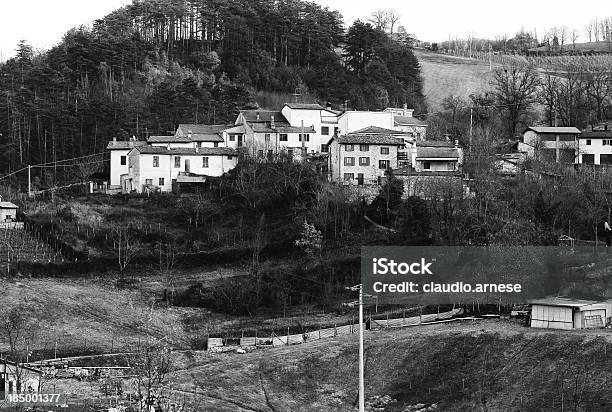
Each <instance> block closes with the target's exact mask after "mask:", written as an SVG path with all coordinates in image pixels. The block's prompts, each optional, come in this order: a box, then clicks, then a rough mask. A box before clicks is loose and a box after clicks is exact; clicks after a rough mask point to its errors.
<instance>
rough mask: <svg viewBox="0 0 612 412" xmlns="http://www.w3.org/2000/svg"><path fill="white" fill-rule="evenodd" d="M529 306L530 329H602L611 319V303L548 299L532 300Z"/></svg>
mask: <svg viewBox="0 0 612 412" xmlns="http://www.w3.org/2000/svg"><path fill="white" fill-rule="evenodd" d="M529 304H530V305H531V327H532V328H548V329H595V328H603V327H605V325H606V324H607V321H608V318H610V317H612V301H595V300H582V299H572V298H564V297H548V298H544V299H537V300H532V301H530V302H529Z"/></svg>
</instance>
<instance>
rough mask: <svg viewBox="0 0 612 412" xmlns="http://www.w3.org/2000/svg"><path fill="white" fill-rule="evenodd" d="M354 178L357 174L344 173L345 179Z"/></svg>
mask: <svg viewBox="0 0 612 412" xmlns="http://www.w3.org/2000/svg"><path fill="white" fill-rule="evenodd" d="M354 178H355V175H354V174H353V173H345V174H344V180H345V181H349V180H353V179H354Z"/></svg>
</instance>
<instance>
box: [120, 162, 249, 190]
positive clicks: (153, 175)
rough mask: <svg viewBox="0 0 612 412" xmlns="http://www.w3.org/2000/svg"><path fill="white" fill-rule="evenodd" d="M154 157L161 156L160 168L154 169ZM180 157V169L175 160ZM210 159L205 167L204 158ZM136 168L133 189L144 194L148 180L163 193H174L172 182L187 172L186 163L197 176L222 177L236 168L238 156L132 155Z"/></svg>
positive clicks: (133, 176) (133, 168) (132, 174)
mask: <svg viewBox="0 0 612 412" xmlns="http://www.w3.org/2000/svg"><path fill="white" fill-rule="evenodd" d="M153 156H159V167H153ZM177 157H180V167H175V158H177ZM204 157H208V167H203V160H202V159H203V158H204ZM130 158H134V163H133V164H134V166H133V167H132V168H131V173H130V175H131V177H132V179H133V189H134V190H136V191H137V192H139V193H140V192H142V190H143V186H144V185H145V184H146V180H147V179H151V180H152V182H151V183H152V185H153V186H157V187H159V188H160V190H161V191H163V192H170V191H172V180H174V179H176V178H177V176H178V174H179V172H185V171H186V169H185V168H186V163H187V161H189V172H190V173H194V174H197V175H206V176H221V175H222V174H223V173H226V172H228V171H230V170H231V169H233V168H234V167H236V165H237V164H238V156H232V159H231V160H230V159H228V156H227V155H204V154H198V155H180V156H179V155H168V154H166V155H154V154H132V155H131V156H130ZM160 177H161V178H164V184H163V185H160V184H159V178H160Z"/></svg>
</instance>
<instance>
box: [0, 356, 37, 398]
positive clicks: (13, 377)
mask: <svg viewBox="0 0 612 412" xmlns="http://www.w3.org/2000/svg"><path fill="white" fill-rule="evenodd" d="M18 381H19V382H20V386H21V387H20V391H19V392H30V391H33V392H37V391H39V390H40V374H38V373H36V372H34V371H31V370H29V369H23V368H18V367H17V366H15V365H12V364H5V363H1V364H0V392H5V393H9V392H10V393H17V382H18ZM2 383H3V385H2ZM10 388H12V389H13V390H12V391H9V389H10Z"/></svg>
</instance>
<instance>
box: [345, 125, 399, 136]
mask: <svg viewBox="0 0 612 412" xmlns="http://www.w3.org/2000/svg"><path fill="white" fill-rule="evenodd" d="M350 134H386V135H390V134H391V135H399V134H408V133H407V132H402V131H398V130H391V129H385V128H384V127H378V126H368V127H364V128H363V129H359V130H355V131H354V132H351V133H350Z"/></svg>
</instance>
